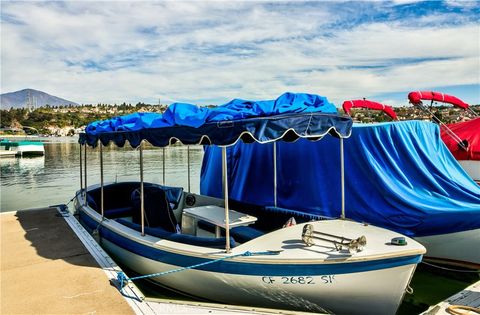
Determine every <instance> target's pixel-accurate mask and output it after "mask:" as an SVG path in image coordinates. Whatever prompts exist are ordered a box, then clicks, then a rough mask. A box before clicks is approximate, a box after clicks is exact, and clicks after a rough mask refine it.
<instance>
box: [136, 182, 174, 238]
mask: <svg viewBox="0 0 480 315" xmlns="http://www.w3.org/2000/svg"><path fill="white" fill-rule="evenodd" d="M143 202H144V204H143V207H144V215H145V226H148V227H161V228H163V229H164V230H166V231H168V232H177V230H178V229H179V225H178V222H177V219H176V218H175V215H174V214H173V211H172V208H171V206H170V203H169V201H168V199H167V195H166V193H165V191H164V190H163V189H162V188H161V187H157V186H144V187H143ZM131 203H132V205H133V208H134V211H133V222H134V223H140V221H141V213H140V212H141V209H140V203H141V201H140V189H135V190H134V191H133V192H132V194H131Z"/></svg>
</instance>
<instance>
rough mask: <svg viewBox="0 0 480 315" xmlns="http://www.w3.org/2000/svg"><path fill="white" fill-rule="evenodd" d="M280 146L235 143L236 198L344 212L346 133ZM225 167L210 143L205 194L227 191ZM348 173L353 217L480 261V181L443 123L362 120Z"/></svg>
mask: <svg viewBox="0 0 480 315" xmlns="http://www.w3.org/2000/svg"><path fill="white" fill-rule="evenodd" d="M275 146H276V147H275V148H274V145H273V144H272V145H270V146H260V145H256V144H253V145H252V146H246V145H243V144H241V143H239V144H237V145H235V146H234V147H231V148H228V157H229V163H230V164H229V170H230V171H229V183H230V187H229V192H230V196H231V198H233V199H237V200H244V201H246V202H250V203H253V204H271V205H273V204H274V203H275V199H277V206H279V207H283V208H287V209H291V208H295V209H297V210H299V211H302V212H305V213H309V214H317V215H325V216H330V217H338V216H340V209H341V204H340V200H341V199H340V198H339V187H340V184H341V182H340V180H341V179H340V177H339V176H338V175H337V174H338V171H339V167H340V166H339V165H338V163H336V162H335V161H337V160H338V158H339V150H338V140H336V139H331V138H329V139H324V141H321V142H316V143H311V142H306V141H302V140H299V141H297V142H295V143H277V144H275ZM274 149H275V151H276V156H277V158H276V169H277V171H276V172H277V175H276V177H277V178H278V183H277V184H276V185H274V178H275V174H274V169H275V167H274V161H275V159H274V154H273V151H274ZM245 170H248V171H246V172H245ZM218 172H219V151H218V149H217V148H214V147H209V148H206V151H205V157H204V161H203V167H202V179H201V193H202V194H205V195H209V196H219V195H220V194H221V186H220V182H219V181H218V180H217V177H218V176H216V175H217V173H218ZM345 174H346V175H345V181H346V186H345V189H346V196H345V203H346V206H345V207H346V216H347V217H348V218H352V219H354V220H356V221H364V222H368V223H371V224H374V225H377V226H382V227H384V228H388V229H391V230H394V231H397V232H399V233H402V234H405V235H408V236H411V237H414V238H416V239H417V240H418V241H419V242H421V243H423V244H424V245H425V246H426V247H427V256H430V257H434V258H439V259H443V260H445V261H446V260H452V261H453V260H455V261H460V262H465V263H469V264H470V263H473V264H476V265H477V266H479V265H480V252H479V251H477V250H473V248H477V247H478V244H480V187H479V186H478V185H476V184H475V182H473V181H472V179H471V178H469V177H468V175H467V174H466V173H465V171H464V170H463V169H462V168H461V167H460V165H459V164H458V163H457V161H456V160H455V159H454V158H453V157H452V155H451V154H450V152H449V151H448V150H447V148H446V147H445V145H444V144H443V142H442V141H441V140H440V130H439V128H438V126H437V125H435V124H433V123H430V122H422V121H402V122H396V123H382V124H354V127H353V131H352V136H351V137H350V138H349V139H347V140H345ZM260 179H261V180H260ZM275 186H276V187H277V189H276V191H275V189H274V187H275ZM332 197H333V198H332ZM372 205H375V206H374V207H372Z"/></svg>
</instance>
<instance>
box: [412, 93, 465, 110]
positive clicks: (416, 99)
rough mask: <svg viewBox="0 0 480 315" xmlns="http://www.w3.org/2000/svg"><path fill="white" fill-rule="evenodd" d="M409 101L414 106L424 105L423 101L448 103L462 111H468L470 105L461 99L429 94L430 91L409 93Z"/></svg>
mask: <svg viewBox="0 0 480 315" xmlns="http://www.w3.org/2000/svg"><path fill="white" fill-rule="evenodd" d="M408 99H409V101H410V103H412V104H413V105H418V104H421V103H422V100H427V101H437V102H443V103H448V104H452V105H453V106H456V107H459V108H462V109H467V108H468V107H469V105H468V104H467V103H465V102H464V101H462V100H461V99H459V98H457V97H455V96H452V95H448V94H444V93H440V92H429V91H415V92H410V93H408Z"/></svg>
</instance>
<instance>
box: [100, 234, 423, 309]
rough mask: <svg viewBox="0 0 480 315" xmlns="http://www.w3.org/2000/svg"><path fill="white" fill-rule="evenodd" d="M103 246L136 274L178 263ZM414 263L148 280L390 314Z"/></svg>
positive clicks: (226, 298) (234, 300)
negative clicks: (315, 273) (304, 274)
mask: <svg viewBox="0 0 480 315" xmlns="http://www.w3.org/2000/svg"><path fill="white" fill-rule="evenodd" d="M102 246H103V247H105V248H106V250H107V251H108V252H110V253H111V254H112V255H113V256H114V258H115V259H116V260H118V262H120V263H121V264H123V265H125V266H127V267H128V268H130V269H132V270H135V271H136V272H138V273H140V274H152V273H157V272H163V271H169V270H173V269H176V268H179V266H175V265H169V264H164V263H161V262H158V261H154V260H151V259H148V258H145V257H142V256H139V255H136V254H133V253H131V252H129V251H126V250H125V249H123V248H121V247H119V246H117V245H115V244H113V243H111V242H109V241H107V240H102ZM415 267H416V264H410V265H404V266H399V267H395V268H389V269H381V270H375V271H367V272H361V273H353V274H339V275H324V276H307V277H302V276H246V275H232V274H226V273H217V272H206V271H200V270H186V271H181V272H177V273H175V274H170V275H166V276H161V277H158V278H153V280H154V281H156V282H158V283H159V284H160V285H162V286H166V287H169V288H174V289H175V290H178V291H181V292H183V293H186V294H188V295H192V296H196V297H200V298H202V299H207V300H211V301H219V302H222V303H228V304H239V305H249V306H258V307H271V308H276V309H278V308H287V309H291V308H295V309H301V310H305V311H310V312H332V310H334V311H335V313H337V314H365V312H366V311H367V310H368V313H369V314H394V313H395V310H396V309H397V308H398V306H399V305H400V303H401V301H402V298H403V295H404V292H405V288H406V287H407V285H408V283H409V281H410V279H411V277H412V275H413V272H414V270H415ZM292 281H293V282H295V283H292ZM298 282H301V283H298ZM305 287H308V291H306V290H305ZM306 292H308V294H306Z"/></svg>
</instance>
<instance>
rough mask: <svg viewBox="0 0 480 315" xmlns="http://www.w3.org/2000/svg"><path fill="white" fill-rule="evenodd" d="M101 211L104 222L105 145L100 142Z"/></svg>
mask: <svg viewBox="0 0 480 315" xmlns="http://www.w3.org/2000/svg"><path fill="white" fill-rule="evenodd" d="M100 210H101V214H102V220H103V218H104V211H103V145H102V142H100Z"/></svg>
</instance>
